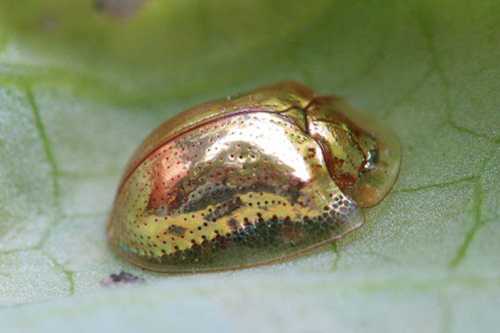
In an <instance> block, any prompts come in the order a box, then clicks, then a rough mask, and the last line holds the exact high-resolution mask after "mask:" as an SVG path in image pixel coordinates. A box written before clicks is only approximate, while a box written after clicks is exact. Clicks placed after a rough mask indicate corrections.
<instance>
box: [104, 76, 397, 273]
mask: <svg viewBox="0 0 500 333" xmlns="http://www.w3.org/2000/svg"><path fill="white" fill-rule="evenodd" d="M399 164H400V148H399V144H398V141H397V139H396V138H395V136H394V135H393V134H392V133H391V132H390V131H388V130H384V129H382V128H381V127H380V126H377V125H375V124H374V122H373V121H371V120H366V119H365V118H363V117H362V116H361V115H360V114H359V113H358V112H357V111H355V110H354V109H353V108H352V107H351V106H350V105H349V104H348V103H347V102H345V101H344V100H343V99H341V98H339V97H335V96H321V95H317V94H316V93H314V92H313V91H312V90H311V89H310V88H308V87H306V86H304V85H302V84H300V83H297V82H289V81H287V82H280V83H277V84H274V85H270V86H266V87H262V88H258V89H256V90H254V91H251V92H249V93H245V94H242V95H240V96H237V97H233V98H227V99H223V100H218V101H213V102H208V103H204V104H201V105H199V106H196V107H194V108H191V109H189V110H186V111H184V112H182V113H180V114H178V115H176V116H175V117H173V118H171V119H169V120H167V121H166V122H164V123H163V124H161V125H160V127H158V128H157V129H156V130H154V131H153V132H152V133H151V134H150V135H149V136H148V137H147V138H146V139H145V140H144V142H143V143H142V144H141V145H140V146H139V147H138V148H137V149H136V150H135V152H134V153H133V155H132V158H131V159H130V161H129V163H128V165H127V166H126V169H125V172H124V175H123V177H122V179H121V182H120V185H119V187H118V191H117V194H116V198H115V201H114V205H113V209H112V212H111V216H110V219H109V222H108V228H107V234H108V239H109V242H110V244H111V247H112V248H113V249H114V251H115V252H116V253H117V254H118V255H120V256H122V257H124V258H125V259H127V260H128V261H130V262H132V263H134V264H136V265H138V266H140V267H142V268H145V269H149V270H153V271H158V272H169V273H193V272H207V271H220V270H229V269H239V268H246V267H252V266H256V265H261V264H269V263H273V262H280V261H283V260H287V259H290V258H294V257H297V256H299V255H302V254H305V253H309V252H311V251H312V250H314V249H318V248H321V247H322V246H324V245H326V244H329V243H331V242H334V241H336V240H338V239H340V238H342V237H343V236H344V235H346V234H347V233H349V232H351V231H353V230H355V229H356V228H359V227H360V226H361V225H362V224H363V223H364V215H363V212H362V208H366V207H371V206H374V205H376V204H377V203H379V202H380V201H381V200H382V199H383V198H384V197H385V196H386V194H387V193H388V192H389V191H390V189H391V187H392V186H393V184H394V182H395V181H396V179H397V175H398V171H399Z"/></svg>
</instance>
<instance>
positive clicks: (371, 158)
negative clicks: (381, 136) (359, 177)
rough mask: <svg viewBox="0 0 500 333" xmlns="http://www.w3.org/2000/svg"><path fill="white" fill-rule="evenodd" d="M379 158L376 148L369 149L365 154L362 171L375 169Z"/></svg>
mask: <svg viewBox="0 0 500 333" xmlns="http://www.w3.org/2000/svg"><path fill="white" fill-rule="evenodd" d="M378 160H379V154H378V149H370V150H369V151H368V153H367V154H366V161H365V165H364V166H363V171H371V170H373V169H375V167H376V166H377V163H378Z"/></svg>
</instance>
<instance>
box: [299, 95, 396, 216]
mask: <svg viewBox="0 0 500 333" xmlns="http://www.w3.org/2000/svg"><path fill="white" fill-rule="evenodd" d="M306 115H307V127H308V129H307V130H308V132H309V133H310V135H311V136H312V137H313V138H314V139H315V140H316V141H317V142H318V143H319V144H320V145H321V148H322V149H323V155H324V158H325V162H326V164H327V166H328V170H329V172H330V175H331V176H332V178H333V179H334V181H335V182H336V183H337V185H338V186H339V187H340V189H341V190H342V191H344V192H345V193H346V194H348V195H350V196H351V197H353V199H354V200H355V201H357V203H358V204H359V205H360V206H361V207H370V206H373V205H375V204H377V203H378V202H380V201H381V200H382V199H383V198H384V196H385V195H386V194H387V193H388V192H389V190H390V189H391V187H392V185H393V184H394V182H395V180H396V178H397V175H398V171H399V161H400V149H399V144H398V141H397V139H396V138H395V137H394V135H393V134H392V133H390V132H388V131H387V130H382V129H381V128H380V127H379V126H376V125H375V122H374V121H373V120H368V119H366V117H364V116H362V115H361V114H359V113H358V112H357V111H356V110H354V109H353V108H352V107H351V106H349V105H348V104H347V103H345V102H344V101H343V100H342V99H340V98H337V97H330V96H328V97H316V98H315V99H314V100H313V101H312V102H311V103H310V104H309V106H308V107H307V109H306Z"/></svg>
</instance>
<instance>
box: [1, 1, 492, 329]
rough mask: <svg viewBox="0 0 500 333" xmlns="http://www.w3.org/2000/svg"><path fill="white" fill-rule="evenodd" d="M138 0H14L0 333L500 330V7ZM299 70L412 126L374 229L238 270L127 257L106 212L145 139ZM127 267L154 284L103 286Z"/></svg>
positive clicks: (7, 52) (4, 142) (4, 125)
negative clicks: (66, 332)
mask: <svg viewBox="0 0 500 333" xmlns="http://www.w3.org/2000/svg"><path fill="white" fill-rule="evenodd" d="M136 2H137V7H135V6H132V7H131V8H132V9H130V8H129V9H127V10H125V11H124V10H123V8H120V7H112V5H111V4H112V3H113V1H111V0H100V1H97V3H98V4H99V5H97V6H96V5H95V3H94V4H93V3H92V2H91V1H83V0H75V1H71V2H65V1H62V0H47V1H43V2H40V1H34V0H31V1H23V2H22V3H21V2H19V4H18V3H16V2H11V1H1V2H0V18H1V20H0V22H1V25H0V185H1V186H0V329H2V331H6V332H12V331H15V330H21V329H26V330H30V331H45V330H47V331H49V330H51V331H55V330H62V329H64V327H65V326H66V325H67V323H69V322H71V323H72V326H73V327H75V328H76V327H81V330H85V331H90V330H94V331H104V330H120V331H126V332H128V331H130V332H132V331H138V330H141V331H142V330H144V329H148V328H150V329H163V328H164V329H168V330H170V331H181V330H195V329H196V330H209V331H228V332H232V331H234V330H238V331H255V330H259V331H260V329H258V328H257V326H260V325H261V323H262V324H263V325H264V326H263V327H264V329H266V330H268V331H286V332H295V331H297V332H299V331H326V330H328V331H361V330H364V331H381V332H401V331H408V332H413V331H414V332H422V331H424V332H458V331H464V332H471V331H474V332H479V331H484V332H487V331H495V330H497V329H498V326H499V324H500V321H499V319H498V314H497V313H498V308H499V306H500V242H499V241H498V240H499V239H500V110H499V107H498V105H500V95H499V94H498V91H499V88H500V60H499V59H500V28H499V27H500V14H499V13H500V3H498V2H497V1H494V0H485V1H481V2H477V3H474V4H472V3H469V2H467V1H451V0H449V1H445V0H443V1H431V0H427V1H410V2H404V3H403V2H400V1H399V2H398V1H383V2H381V1H335V2H332V1H315V2H311V3H308V4H307V5H304V3H302V2H290V1H273V2H271V1H264V0H262V1H260V0H259V1H252V2H239V1H229V0H227V1H218V2H213V3H212V2H205V1H194V0H191V1H173V0H170V1H144V3H139V2H142V1H140V0H137V1H136ZM103 3H104V5H103ZM114 3H115V4H116V3H117V2H116V1H115V2H114ZM123 3H132V4H133V3H134V1H133V0H130V1H127V2H123ZM107 6H111V7H107ZM113 8H114V9H113ZM282 79H295V80H298V81H302V82H304V83H306V84H307V85H310V86H311V87H313V88H314V89H315V90H317V91H320V92H322V93H335V94H337V95H342V96H344V97H346V98H347V99H348V100H349V101H350V102H351V103H352V104H354V105H355V106H357V107H358V108H361V109H364V110H366V111H367V112H369V113H371V114H373V115H374V116H375V117H377V118H379V119H381V120H382V121H383V122H385V123H386V124H387V126H388V127H390V128H393V129H394V130H395V131H396V133H397V134H398V135H399V138H400V140H401V144H402V147H403V160H402V168H401V174H400V178H399V181H398V183H397V185H396V187H395V188H394V190H393V191H392V193H391V194H390V195H389V196H388V197H387V198H386V199H385V200H384V201H383V202H382V203H381V204H380V205H378V206H377V207H375V208H373V209H370V210H367V211H366V215H367V221H368V223H367V224H366V225H365V226H364V227H363V228H362V229H361V230H359V231H357V232H355V233H354V234H351V235H350V236H349V237H347V238H346V239H344V240H342V241H341V242H338V243H337V244H335V246H333V247H332V248H331V250H330V251H325V252H323V253H320V254H316V255H312V256H310V257H307V258H303V259H300V260H296V261H293V262H291V263H286V264H282V265H275V266H270V267H264V268H258V269H252V270H245V271H238V272H230V273H219V274H204V275H194V276H168V275H158V274H153V273H149V272H144V271H141V270H139V269H137V268H135V267H132V266H130V265H128V264H127V263H125V262H123V261H121V260H119V259H117V258H115V257H114V256H113V255H112V253H111V252H110V250H109V249H108V248H107V245H106V240H105V224H106V219H107V215H108V213H109V209H110V207H111V204H112V199H113V196H114V191H115V190H116V186H117V183H118V179H119V177H120V173H121V171H122V169H123V166H124V163H125V162H126V160H127V158H128V157H129V155H130V154H131V152H132V150H133V149H134V148H135V147H136V146H137V145H138V144H139V142H140V141H141V139H142V138H143V137H144V136H145V135H146V134H147V133H148V132H149V131H150V130H152V129H153V128H154V127H156V126H157V125H158V124H159V123H161V122H162V121H163V120H164V119H167V118H168V117H170V116H172V115H174V114H175V113H177V112H180V111H181V110H183V109H184V108H186V107H188V106H191V105H194V104H196V103H199V102H202V101H205V100H207V99H211V98H218V97H221V96H226V95H230V94H233V93H237V92H241V91H244V90H246V89H249V88H252V87H255V86H258V85H261V84H265V83H270V82H274V81H279V80H282ZM120 270H125V271H127V272H131V273H133V274H135V275H138V276H140V277H142V278H144V280H145V282H144V283H139V284H137V285H135V286H133V287H128V286H121V287H117V288H106V287H103V286H102V284H101V283H100V282H101V281H102V280H103V279H105V278H106V277H107V276H109V275H110V274H111V273H117V272H119V271H120Z"/></svg>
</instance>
